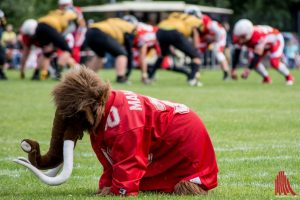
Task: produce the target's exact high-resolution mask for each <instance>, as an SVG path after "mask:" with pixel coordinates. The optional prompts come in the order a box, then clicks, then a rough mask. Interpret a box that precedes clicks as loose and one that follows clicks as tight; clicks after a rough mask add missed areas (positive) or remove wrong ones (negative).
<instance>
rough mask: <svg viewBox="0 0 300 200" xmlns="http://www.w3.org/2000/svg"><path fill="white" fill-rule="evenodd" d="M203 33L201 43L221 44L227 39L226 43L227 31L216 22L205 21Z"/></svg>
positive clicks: (201, 33)
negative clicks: (220, 42)
mask: <svg viewBox="0 0 300 200" xmlns="http://www.w3.org/2000/svg"><path fill="white" fill-rule="evenodd" d="M204 21H206V22H205V23H203V30H204V31H203V32H202V31H201V32H200V39H201V42H206V43H212V42H219V41H221V40H224V39H225V42H226V30H225V29H224V28H223V26H222V25H221V24H220V23H219V22H217V21H214V20H204Z"/></svg>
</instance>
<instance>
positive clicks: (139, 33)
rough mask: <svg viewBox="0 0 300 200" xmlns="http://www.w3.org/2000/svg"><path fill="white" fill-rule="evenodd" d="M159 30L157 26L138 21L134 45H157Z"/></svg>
mask: <svg viewBox="0 0 300 200" xmlns="http://www.w3.org/2000/svg"><path fill="white" fill-rule="evenodd" d="M157 30H158V28H157V27H155V26H151V25H148V24H144V23H138V25H137V29H136V35H135V38H134V41H133V45H134V46H135V47H138V48H139V47H141V46H143V45H145V44H146V45H147V46H148V47H154V46H155V45H157V39H156V32H157Z"/></svg>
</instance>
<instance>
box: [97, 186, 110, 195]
mask: <svg viewBox="0 0 300 200" xmlns="http://www.w3.org/2000/svg"><path fill="white" fill-rule="evenodd" d="M97 195H99V196H108V195H113V193H112V192H111V191H110V187H104V188H102V189H99V190H98V191H97Z"/></svg>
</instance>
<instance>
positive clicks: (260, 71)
mask: <svg viewBox="0 0 300 200" xmlns="http://www.w3.org/2000/svg"><path fill="white" fill-rule="evenodd" d="M255 70H256V72H257V73H258V74H260V75H261V76H262V77H263V78H265V77H269V73H268V71H267V70H266V68H265V66H264V65H263V64H261V63H259V65H258V66H257V68H256V69H255Z"/></svg>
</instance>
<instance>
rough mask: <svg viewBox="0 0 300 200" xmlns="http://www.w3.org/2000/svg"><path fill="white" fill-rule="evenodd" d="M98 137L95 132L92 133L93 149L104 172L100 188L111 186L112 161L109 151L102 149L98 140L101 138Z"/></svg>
mask: <svg viewBox="0 0 300 200" xmlns="http://www.w3.org/2000/svg"><path fill="white" fill-rule="evenodd" d="M97 137H98V136H96V135H94V134H90V139H91V144H92V147H93V150H94V152H95V153H96V155H97V158H98V160H99V161H100V163H101V165H102V167H103V173H102V175H101V178H100V180H99V189H102V188H103V187H111V179H112V178H111V177H112V161H111V159H110V157H109V156H108V152H107V151H106V150H105V149H102V148H101V145H99V142H97V140H98V139H99V138H97Z"/></svg>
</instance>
